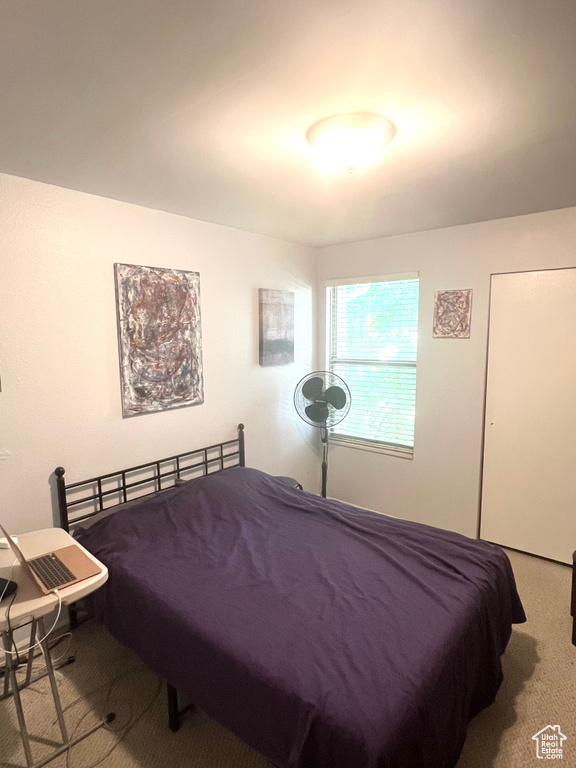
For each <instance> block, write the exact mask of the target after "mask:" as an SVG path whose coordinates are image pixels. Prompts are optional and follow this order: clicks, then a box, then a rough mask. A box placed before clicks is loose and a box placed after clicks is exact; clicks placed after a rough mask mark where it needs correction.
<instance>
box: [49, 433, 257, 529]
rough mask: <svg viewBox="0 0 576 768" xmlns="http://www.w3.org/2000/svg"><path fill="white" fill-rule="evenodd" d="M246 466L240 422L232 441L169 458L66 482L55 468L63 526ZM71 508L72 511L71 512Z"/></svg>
mask: <svg viewBox="0 0 576 768" xmlns="http://www.w3.org/2000/svg"><path fill="white" fill-rule="evenodd" d="M237 465H239V466H241V467H243V466H245V452H244V424H238V436H237V437H236V438H234V439H233V440H226V441H225V442H222V443H215V444H214V445H208V446H206V448H198V449H197V450H195V451H187V452H186V453H180V454H178V455H176V456H169V457H168V458H166V459H157V460H156V461H150V462H148V463H147V464H139V465H138V466H136V467H129V468H128V469H121V470H119V471H118V472H108V473H107V474H105V475H100V476H99V477H92V478H90V479H89V480H83V481H81V482H78V483H70V484H68V485H67V484H66V482H65V480H64V472H65V470H64V467H57V468H56V469H55V471H54V472H55V475H56V487H57V490H58V511H59V513H60V527H61V528H64V530H66V531H70V528H73V527H74V526H75V525H79V524H80V523H81V522H84V521H86V520H88V519H89V518H91V517H94V516H95V515H98V514H100V513H102V512H104V511H105V510H107V509H111V508H112V507H115V506H117V505H118V504H125V503H127V502H130V501H134V500H135V499H138V498H141V497H143V496H148V495H150V494H152V493H158V492H159V491H163V490H166V489H167V488H170V487H172V486H174V485H177V484H178V481H184V480H191V479H193V478H194V477H198V476H200V475H207V474H209V473H210V472H216V471H218V470H220V469H225V468H226V467H233V466H237ZM71 511H72V514H71Z"/></svg>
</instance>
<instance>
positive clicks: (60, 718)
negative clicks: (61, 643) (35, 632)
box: [38, 618, 68, 744]
mask: <svg viewBox="0 0 576 768" xmlns="http://www.w3.org/2000/svg"><path fill="white" fill-rule="evenodd" d="M38 629H39V630H40V637H41V638H42V640H40V647H41V648H42V653H43V654H44V663H45V664H46V672H47V673H48V679H49V680H50V688H52V698H53V699H54V708H55V710H56V714H57V715H58V723H59V725H60V733H61V734H62V741H63V742H64V743H65V744H66V743H67V742H68V731H67V730H66V723H65V722H64V712H63V711H62V704H61V703H60V692H59V690H58V683H57V681H56V676H55V675H54V667H53V666H52V658H51V656H50V649H49V648H48V641H47V639H46V630H45V629H44V619H43V618H41V619H38Z"/></svg>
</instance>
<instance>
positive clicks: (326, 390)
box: [294, 371, 350, 429]
mask: <svg viewBox="0 0 576 768" xmlns="http://www.w3.org/2000/svg"><path fill="white" fill-rule="evenodd" d="M294 407H295V408H296V412H297V413H298V415H299V416H300V418H301V419H303V420H304V421H305V422H306V423H307V424H311V425H312V426H313V427H324V428H326V429H330V427H334V426H335V425H336V424H339V423H340V422H341V421H342V420H343V419H344V418H346V416H347V415H348V411H349V410H350V390H349V389H348V385H347V384H346V382H345V381H344V380H343V379H341V378H340V376H337V375H336V374H335V373H331V372H330V371H314V373H309V374H308V375H307V376H304V378H303V379H301V380H300V381H299V382H298V384H297V385H296V389H295V391H294Z"/></svg>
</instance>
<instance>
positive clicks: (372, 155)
mask: <svg viewBox="0 0 576 768" xmlns="http://www.w3.org/2000/svg"><path fill="white" fill-rule="evenodd" d="M395 133H396V128H395V127H394V123H391V122H390V120H388V119H387V118H385V117H382V116H381V115H372V114H368V113H362V112H356V113H352V114H347V115H334V116H333V117H327V118H325V119H324V120H320V121H319V122H318V123H315V124H314V125H313V126H312V127H311V128H310V130H309V131H308V133H307V134H306V138H307V139H308V141H309V142H310V144H311V145H312V146H313V147H314V149H315V150H316V153H317V157H318V163H319V164H320V166H321V167H322V168H323V169H324V170H325V171H327V172H329V173H337V172H338V171H348V172H349V173H351V172H352V171H354V170H356V169H357V168H364V167H366V166H367V165H371V164H372V163H374V162H376V160H377V159H378V157H379V155H380V152H381V150H382V147H384V145H385V144H388V142H389V141H391V140H392V138H393V136H394V134H395Z"/></svg>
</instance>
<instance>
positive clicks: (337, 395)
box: [324, 386, 346, 411]
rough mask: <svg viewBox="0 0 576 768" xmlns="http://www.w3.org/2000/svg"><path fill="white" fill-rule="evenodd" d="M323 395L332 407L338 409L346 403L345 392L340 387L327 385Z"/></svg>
mask: <svg viewBox="0 0 576 768" xmlns="http://www.w3.org/2000/svg"><path fill="white" fill-rule="evenodd" d="M324 397H325V398H326V402H327V403H330V405H333V406H334V408H336V409H337V410H339V411H340V410H342V408H344V406H345V405H346V392H344V390H343V389H342V387H336V386H334V387H328V389H327V390H326V392H325V393H324Z"/></svg>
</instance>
